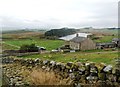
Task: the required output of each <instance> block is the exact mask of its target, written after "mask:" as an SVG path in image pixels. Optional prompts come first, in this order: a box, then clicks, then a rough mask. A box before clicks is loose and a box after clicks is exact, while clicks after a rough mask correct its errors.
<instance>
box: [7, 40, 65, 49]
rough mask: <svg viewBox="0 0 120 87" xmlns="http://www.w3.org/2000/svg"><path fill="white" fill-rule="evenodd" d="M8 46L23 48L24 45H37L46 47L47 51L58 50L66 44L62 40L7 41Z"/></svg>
mask: <svg viewBox="0 0 120 87" xmlns="http://www.w3.org/2000/svg"><path fill="white" fill-rule="evenodd" d="M5 43H6V44H12V45H15V46H21V45H23V44H32V43H35V44H36V45H38V46H43V47H46V49H47V50H52V49H56V48H58V47H59V46H61V45H63V44H64V41H61V40H46V39H33V40H30V39H25V40H6V41H5Z"/></svg>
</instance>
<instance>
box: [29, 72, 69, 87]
mask: <svg viewBox="0 0 120 87" xmlns="http://www.w3.org/2000/svg"><path fill="white" fill-rule="evenodd" d="M30 78H31V82H32V84H34V85H68V84H70V83H69V82H68V79H60V76H59V75H56V74H55V73H54V72H45V71H43V70H33V72H32V73H31V74H30Z"/></svg>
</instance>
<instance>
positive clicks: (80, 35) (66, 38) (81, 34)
mask: <svg viewBox="0 0 120 87" xmlns="http://www.w3.org/2000/svg"><path fill="white" fill-rule="evenodd" d="M76 34H77V35H79V37H86V38H87V37H91V36H92V34H91V33H76ZM76 34H72V35H67V36H64V37H60V38H59V39H60V40H65V41H70V40H72V39H73V38H75V37H76Z"/></svg>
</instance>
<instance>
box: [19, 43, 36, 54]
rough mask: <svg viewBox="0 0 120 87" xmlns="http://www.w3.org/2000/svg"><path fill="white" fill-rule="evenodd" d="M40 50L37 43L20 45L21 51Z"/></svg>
mask: <svg viewBox="0 0 120 87" xmlns="http://www.w3.org/2000/svg"><path fill="white" fill-rule="evenodd" d="M37 51H38V47H37V46H35V44H30V45H28V44H25V45H22V46H21V47H20V52H23V53H24V52H37Z"/></svg>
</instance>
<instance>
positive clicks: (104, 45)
mask: <svg viewBox="0 0 120 87" xmlns="http://www.w3.org/2000/svg"><path fill="white" fill-rule="evenodd" d="M96 47H97V49H103V48H114V47H115V43H96Z"/></svg>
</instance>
